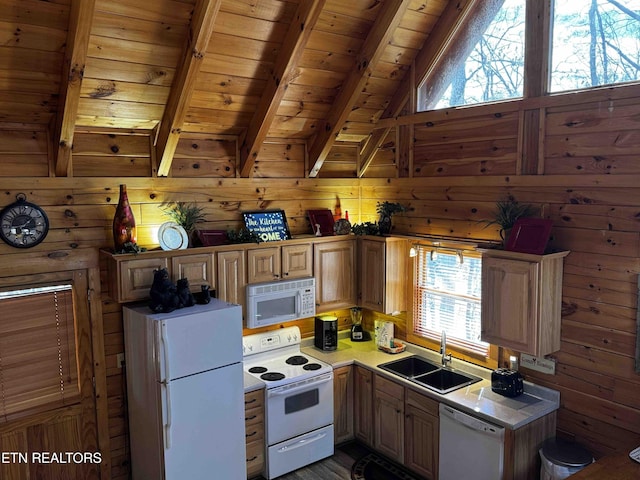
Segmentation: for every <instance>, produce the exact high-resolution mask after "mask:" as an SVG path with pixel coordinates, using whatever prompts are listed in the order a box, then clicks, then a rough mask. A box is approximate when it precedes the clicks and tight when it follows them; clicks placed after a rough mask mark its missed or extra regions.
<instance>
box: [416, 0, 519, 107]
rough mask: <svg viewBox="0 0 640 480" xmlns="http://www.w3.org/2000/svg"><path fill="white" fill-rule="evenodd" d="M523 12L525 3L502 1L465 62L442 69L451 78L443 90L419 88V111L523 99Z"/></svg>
mask: <svg viewBox="0 0 640 480" xmlns="http://www.w3.org/2000/svg"><path fill="white" fill-rule="evenodd" d="M525 10H526V9H525V0H505V2H504V4H503V5H502V8H501V9H500V10H498V13H497V14H496V15H495V17H494V19H493V21H492V22H491V23H490V24H489V26H488V28H487V29H486V30H485V31H484V32H478V35H477V38H478V41H477V42H476V43H475V47H474V48H473V50H471V53H470V54H469V56H468V57H467V58H466V60H465V61H464V62H461V63H460V64H459V65H454V66H453V68H451V66H446V67H445V68H443V69H442V71H443V72H446V74H447V75H449V76H451V81H449V83H448V84H446V83H445V85H448V87H446V90H444V91H441V92H430V93H429V94H427V92H429V90H430V88H429V85H422V86H420V88H419V91H418V110H432V109H440V108H447V107H455V106H461V105H475V104H479V103H486V102H494V101H498V100H507V99H510V98H518V97H522V92H523V85H524V31H525ZM472 45H473V44H472ZM445 80H449V79H445ZM427 95H431V98H427Z"/></svg>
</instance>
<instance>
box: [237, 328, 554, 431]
mask: <svg viewBox="0 0 640 480" xmlns="http://www.w3.org/2000/svg"><path fill="white" fill-rule="evenodd" d="M341 333H342V332H341ZM343 336H344V335H343V334H341V338H340V339H339V341H338V348H337V350H334V351H322V350H320V349H318V348H316V347H315V346H314V345H313V338H311V339H304V340H303V341H302V344H301V351H302V352H303V353H305V354H307V355H310V356H312V357H315V358H317V359H319V360H322V361H324V362H326V363H328V364H330V365H332V366H333V367H334V368H338V367H343V366H346V365H353V364H355V365H360V366H363V367H366V368H368V369H370V370H372V371H374V372H375V373H377V374H380V375H382V376H384V377H386V378H389V379H390V380H393V381H395V382H397V383H400V384H403V385H405V386H407V387H409V388H411V389H413V390H416V391H418V392H420V393H422V394H424V395H426V396H428V397H431V398H434V399H435V400H437V401H439V402H443V403H446V404H447V405H450V406H451V407H453V408H456V409H458V410H461V411H464V412H466V413H469V414H472V415H474V416H476V417H479V418H483V419H485V420H487V421H489V422H492V423H495V424H497V425H501V426H504V427H506V428H509V429H513V430H515V429H517V428H520V427H522V426H524V425H526V424H528V423H530V422H532V421H534V420H537V419H538V418H541V417H543V416H545V415H547V414H549V413H551V412H553V411H555V410H557V409H558V407H559V405H560V392H557V391H555V390H552V389H550V388H546V387H540V386H537V385H534V384H532V383H530V382H526V381H525V382H524V393H523V394H522V395H520V396H518V397H515V398H509V397H504V396H502V395H498V394H496V393H493V392H492V391H491V370H489V369H487V368H483V367H479V366H477V365H473V364H470V363H467V362H463V361H461V360H458V359H455V358H454V359H453V361H452V364H451V366H452V367H453V368H455V369H458V370H461V371H463V372H467V373H470V374H473V375H476V376H478V377H481V378H482V379H483V380H482V381H480V382H477V383H474V384H472V385H469V386H468V387H463V388H460V389H458V390H455V391H453V392H450V393H447V394H444V395H442V394H439V393H437V392H434V391H432V390H429V389H428V388H425V387H421V386H420V385H417V384H415V383H413V382H411V381H409V380H406V379H404V378H402V377H399V376H396V375H394V374H392V373H390V372H387V371H385V370H382V369H381V368H378V365H380V364H382V363H386V362H390V361H392V360H398V359H400V358H403V357H407V356H410V355H416V354H417V355H420V356H422V357H424V358H426V359H428V360H431V361H435V362H439V361H440V355H439V354H438V353H436V352H434V351H433V350H429V349H426V348H422V347H419V346H417V345H413V344H407V349H406V351H405V352H402V353H398V354H394V355H392V354H388V353H385V352H383V351H381V350H378V349H377V347H376V345H375V343H374V341H373V340H370V341H366V342H352V341H351V340H350V339H349V338H348V335H347V336H346V338H342V337H343ZM245 386H246V383H245Z"/></svg>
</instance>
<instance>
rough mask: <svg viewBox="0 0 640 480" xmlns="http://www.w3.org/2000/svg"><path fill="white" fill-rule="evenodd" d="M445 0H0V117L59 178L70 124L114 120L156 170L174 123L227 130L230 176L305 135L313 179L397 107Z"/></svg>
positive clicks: (103, 126) (88, 127) (67, 171)
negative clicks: (43, 144) (273, 146)
mask: <svg viewBox="0 0 640 480" xmlns="http://www.w3.org/2000/svg"><path fill="white" fill-rule="evenodd" d="M448 3H449V2H448V0H349V1H344V0H154V1H152V2H132V1H131V0H49V1H43V0H0V34H1V35H2V36H3V37H4V38H3V39H2V46H1V47H0V49H2V55H0V59H1V60H0V128H9V127H7V126H11V127H12V128H23V129H26V130H28V129H34V130H42V129H46V130H47V132H48V135H49V138H50V142H51V148H50V151H51V152H52V159H53V162H54V168H53V169H52V170H53V171H55V174H56V175H57V176H68V175H71V174H72V171H73V169H72V166H73V165H72V163H73V162H72V146H73V138H74V132H77V131H83V132H86V131H96V132H100V131H109V132H113V131H114V130H115V131H116V132H117V133H119V134H136V135H140V134H145V133H146V134H147V135H150V136H152V138H153V139H154V145H155V149H156V151H155V155H156V158H157V161H158V165H159V167H158V175H159V176H165V175H170V172H171V163H172V159H173V153H174V151H175V148H176V145H177V143H178V140H179V139H180V136H181V135H182V134H204V135H207V136H211V137H212V138H231V139H235V140H236V141H237V145H238V147H239V168H238V171H239V173H240V175H241V176H252V171H253V168H254V162H255V159H256V156H257V154H258V152H259V150H260V148H261V146H262V144H263V143H264V142H265V141H268V140H269V139H279V140H283V141H284V140H295V141H300V142H304V143H305V144H306V146H307V151H308V155H309V171H308V172H307V173H308V174H309V176H317V175H319V174H321V169H322V165H323V162H324V160H325V158H326V157H327V155H328V154H329V152H330V150H331V148H332V146H333V145H334V144H335V143H336V142H339V143H340V144H341V145H344V144H345V143H346V144H351V145H353V146H354V147H357V148H358V149H360V150H362V149H363V148H364V147H365V145H366V143H367V140H368V139H369V138H371V135H372V132H373V131H374V126H375V124H376V122H377V121H378V120H379V119H380V118H381V117H382V116H383V115H384V116H390V115H396V114H397V113H398V112H397V111H398V107H397V104H398V103H399V102H400V103H401V104H403V103H404V102H405V101H406V99H407V98H408V94H409V92H408V89H409V88H411V86H412V82H411V81H407V79H409V78H410V77H412V76H411V75H409V73H410V72H411V68H412V65H413V62H414V60H415V59H416V57H418V58H420V56H419V53H420V52H421V50H423V49H427V48H429V42H427V39H428V38H429V37H430V33H431V32H432V30H434V28H435V27H436V26H437V27H438V29H437V30H440V31H446V29H447V26H446V25H444V26H443V25H442V24H440V25H438V22H439V20H440V18H441V17H442V18H443V19H444V20H446V21H447V22H449V21H450V18H451V17H452V15H447V14H446V11H445V9H446V7H447V4H448ZM460 3H466V2H464V1H463V2H452V4H460ZM447 11H449V12H453V11H455V6H454V5H449V8H448V10H447ZM443 12H445V14H443ZM444 20H443V21H444ZM424 56H425V55H424V53H423V54H422V57H424ZM403 80H404V81H403ZM399 99H401V100H399ZM390 106H392V109H391V110H390V109H389V107H390ZM401 106H402V105H401ZM385 110H386V112H385ZM376 142H378V143H379V139H376ZM366 161H367V165H368V164H369V163H370V161H371V159H370V158H367V159H366Z"/></svg>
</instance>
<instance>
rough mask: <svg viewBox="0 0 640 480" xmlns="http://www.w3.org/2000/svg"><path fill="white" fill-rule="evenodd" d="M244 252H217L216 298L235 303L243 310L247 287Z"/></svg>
mask: <svg viewBox="0 0 640 480" xmlns="http://www.w3.org/2000/svg"><path fill="white" fill-rule="evenodd" d="M245 258H246V250H229V251H223V252H218V279H219V280H218V288H217V290H216V297H217V298H219V299H220V300H224V301H225V302H229V303H235V304H237V305H241V306H242V310H243V311H246V310H245V297H246V292H245V287H246V286H247V264H246V260H245Z"/></svg>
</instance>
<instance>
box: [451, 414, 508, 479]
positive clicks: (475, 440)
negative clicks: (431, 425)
mask: <svg viewBox="0 0 640 480" xmlns="http://www.w3.org/2000/svg"><path fill="white" fill-rule="evenodd" d="M503 459H504V427H499V426H497V425H493V424H492V423H489V422H485V421H484V420H480V419H478V418H476V417H472V416H471V415H469V414H467V413H464V412H461V411H459V410H456V409H454V408H451V407H450V406H448V405H445V404H443V403H441V404H440V462H439V468H438V470H439V472H440V474H439V476H438V478H439V480H460V479H462V478H464V479H465V480H466V479H469V480H471V479H473V480H499V479H501V478H502V470H503V468H504V461H503Z"/></svg>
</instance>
